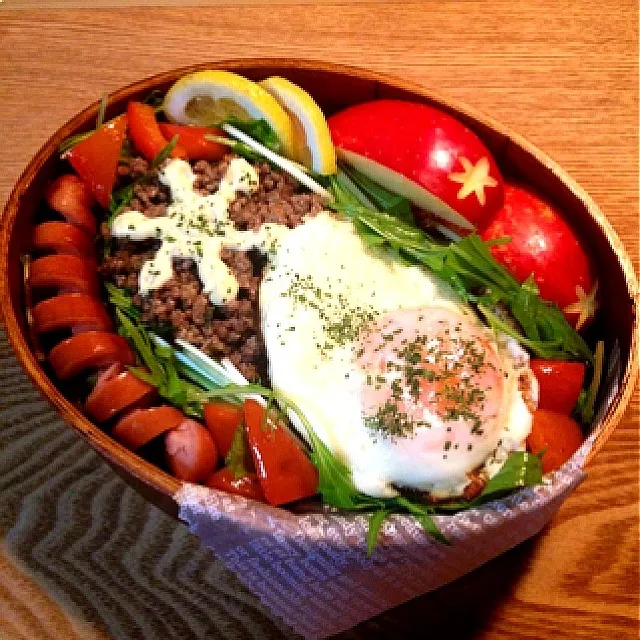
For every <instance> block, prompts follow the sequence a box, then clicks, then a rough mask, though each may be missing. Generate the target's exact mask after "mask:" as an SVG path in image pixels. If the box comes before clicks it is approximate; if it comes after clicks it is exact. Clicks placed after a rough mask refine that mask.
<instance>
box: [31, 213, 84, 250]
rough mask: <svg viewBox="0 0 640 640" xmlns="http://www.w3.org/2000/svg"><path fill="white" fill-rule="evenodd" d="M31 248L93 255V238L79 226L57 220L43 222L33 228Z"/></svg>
mask: <svg viewBox="0 0 640 640" xmlns="http://www.w3.org/2000/svg"><path fill="white" fill-rule="evenodd" d="M33 248H34V249H37V250H38V251H52V252H55V253H70V254H72V255H76V256H81V257H84V258H91V257H93V255H94V251H95V245H94V243H93V239H92V238H91V237H90V236H89V235H87V233H85V232H84V231H83V230H82V229H81V228H79V227H76V226H74V225H72V224H69V223H68V222H58V221H54V222H43V223H42V224H39V225H38V226H37V227H36V228H35V229H34V230H33Z"/></svg>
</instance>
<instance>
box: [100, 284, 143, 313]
mask: <svg viewBox="0 0 640 640" xmlns="http://www.w3.org/2000/svg"><path fill="white" fill-rule="evenodd" d="M104 287H105V289H106V290H107V294H108V296H109V302H110V303H111V304H112V305H113V306H114V307H116V309H119V310H120V311H121V312H122V313H125V314H126V315H127V316H129V318H131V319H132V320H139V319H140V308H139V307H137V306H136V305H135V304H133V297H132V296H131V295H130V294H129V293H127V291H125V290H124V289H121V288H120V287H116V286H115V285H114V284H112V283H111V282H105V283H104Z"/></svg>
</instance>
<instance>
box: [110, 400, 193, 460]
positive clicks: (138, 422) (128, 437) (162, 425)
mask: <svg viewBox="0 0 640 640" xmlns="http://www.w3.org/2000/svg"><path fill="white" fill-rule="evenodd" d="M184 420H185V417H184V413H182V411H179V410H178V409H175V408H174V407H168V406H161V407H152V408H150V409H135V410H134V411H132V412H131V413H129V414H127V415H126V416H124V417H123V418H121V419H120V420H119V421H118V423H117V424H116V426H115V427H114V428H113V431H112V432H111V435H113V437H114V438H115V439H116V440H118V441H119V442H121V443H122V444H123V445H125V447H128V448H129V449H132V450H133V451H135V450H136V449H139V448H140V447H142V446H144V445H145V444H147V443H149V442H151V441H152V440H153V439H154V438H157V437H158V436H159V435H161V434H162V433H165V432H166V431H169V430H171V429H173V428H174V427H177V426H178V425H179V424H180V423H181V422H183V421H184Z"/></svg>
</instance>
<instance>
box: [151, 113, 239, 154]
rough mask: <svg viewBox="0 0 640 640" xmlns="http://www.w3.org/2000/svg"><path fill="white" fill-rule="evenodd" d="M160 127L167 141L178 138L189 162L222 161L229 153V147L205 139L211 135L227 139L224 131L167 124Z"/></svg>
mask: <svg viewBox="0 0 640 640" xmlns="http://www.w3.org/2000/svg"><path fill="white" fill-rule="evenodd" d="M159 127H160V131H161V132H162V135H163V136H164V137H165V139H166V140H171V139H172V138H173V136H178V144H179V145H180V146H182V147H183V148H184V150H185V152H186V154H187V158H189V160H209V161H214V160H220V158H222V156H224V154H225V153H229V147H227V146H226V145H224V144H219V143H218V142H212V141H211V140H207V139H206V138H205V137H204V136H205V135H207V134H209V135H215V136H221V137H223V138H226V137H227V136H226V134H225V132H224V131H223V130H222V129H215V128H213V127H192V126H186V125H179V124H167V123H165V122H160V123H159Z"/></svg>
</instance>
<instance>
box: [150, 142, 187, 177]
mask: <svg viewBox="0 0 640 640" xmlns="http://www.w3.org/2000/svg"><path fill="white" fill-rule="evenodd" d="M179 138H180V136H179V135H177V134H176V135H175V136H173V138H171V140H169V142H168V143H167V144H166V145H165V146H164V147H162V149H160V151H158V153H157V154H156V157H155V158H154V159H153V160H152V161H151V164H150V165H149V167H150V168H151V169H157V168H158V167H159V166H160V165H161V164H162V163H163V162H164V161H165V160H166V159H167V158H168V157H169V156H170V155H171V152H172V151H173V150H174V149H175V146H176V145H177V144H178V139H179Z"/></svg>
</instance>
